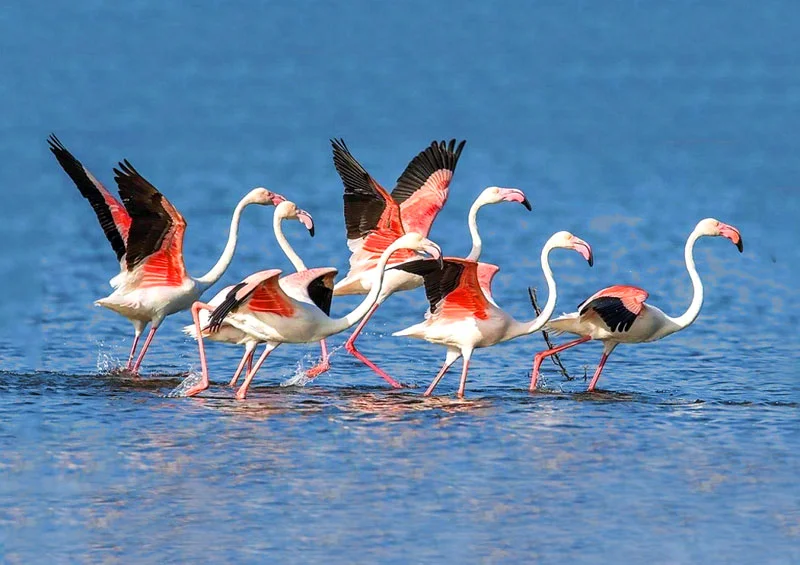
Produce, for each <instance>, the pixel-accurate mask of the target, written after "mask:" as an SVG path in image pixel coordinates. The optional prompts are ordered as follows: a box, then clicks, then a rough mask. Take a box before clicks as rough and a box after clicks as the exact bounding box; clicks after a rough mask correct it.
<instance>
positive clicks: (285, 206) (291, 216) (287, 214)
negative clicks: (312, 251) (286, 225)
mask: <svg viewBox="0 0 800 565" xmlns="http://www.w3.org/2000/svg"><path fill="white" fill-rule="evenodd" d="M281 198H283V197H281ZM275 217H276V218H279V219H281V220H297V221H298V222H300V223H301V224H303V225H304V226H305V227H306V229H307V230H308V233H310V234H311V237H314V218H312V217H311V214H309V213H308V212H306V211H305V210H303V209H301V208H298V207H297V204H295V203H294V202H292V201H291V200H284V201H283V202H280V203H279V204H278V205H277V206H276V207H275Z"/></svg>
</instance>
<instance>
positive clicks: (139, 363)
mask: <svg viewBox="0 0 800 565" xmlns="http://www.w3.org/2000/svg"><path fill="white" fill-rule="evenodd" d="M156 331H158V326H157V325H156V324H153V325H152V326H150V331H149V332H148V333H147V339H146V340H144V345H143V346H142V350H141V351H140V352H139V356H138V357H137V358H136V362H135V363H134V364H133V367H131V372H132V373H138V372H139V367H141V366H142V360H143V359H144V355H145V353H147V348H148V347H150V342H152V341H153V337H155V335H156Z"/></svg>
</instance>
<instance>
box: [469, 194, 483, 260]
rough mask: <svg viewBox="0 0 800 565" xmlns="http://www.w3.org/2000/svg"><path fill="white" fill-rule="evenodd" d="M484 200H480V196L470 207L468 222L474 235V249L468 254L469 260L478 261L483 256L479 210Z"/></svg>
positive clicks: (471, 233)
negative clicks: (479, 230)
mask: <svg viewBox="0 0 800 565" xmlns="http://www.w3.org/2000/svg"><path fill="white" fill-rule="evenodd" d="M483 204H484V203H483V202H481V201H480V198H476V199H475V202H473V203H472V206H471V207H470V209H469V216H468V217H467V223H468V224H469V234H470V235H471V236H472V249H471V250H470V252H469V255H467V260H469V261H477V260H478V259H479V258H480V256H481V250H482V249H483V242H482V241H481V236H480V234H479V233H478V210H480V209H481V206H483Z"/></svg>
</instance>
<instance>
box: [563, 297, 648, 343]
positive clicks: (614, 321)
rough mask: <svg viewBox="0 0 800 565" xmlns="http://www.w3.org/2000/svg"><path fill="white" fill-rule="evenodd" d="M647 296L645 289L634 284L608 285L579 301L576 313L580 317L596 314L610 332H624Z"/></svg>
mask: <svg viewBox="0 0 800 565" xmlns="http://www.w3.org/2000/svg"><path fill="white" fill-rule="evenodd" d="M647 297H648V294H647V291H645V290H643V289H641V288H638V287H635V286H625V285H617V286H610V287H608V288H604V289H603V290H601V291H599V292H596V293H595V294H593V295H592V296H590V297H589V298H588V299H587V300H585V301H584V302H583V303H581V304H580V305H579V306H578V313H579V314H580V316H581V317H586V316H591V315H594V314H596V315H598V316H599V317H600V319H602V320H603V322H604V323H605V324H606V326H608V328H609V329H610V330H611V331H612V332H626V331H628V330H629V329H631V326H633V323H634V322H635V321H636V318H637V317H638V316H639V314H641V312H642V309H643V308H644V302H645V300H647Z"/></svg>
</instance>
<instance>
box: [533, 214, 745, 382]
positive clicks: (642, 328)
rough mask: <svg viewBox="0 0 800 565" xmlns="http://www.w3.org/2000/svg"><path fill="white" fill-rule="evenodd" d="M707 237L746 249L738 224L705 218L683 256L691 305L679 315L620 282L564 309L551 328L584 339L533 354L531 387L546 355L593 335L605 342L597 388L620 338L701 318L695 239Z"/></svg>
mask: <svg viewBox="0 0 800 565" xmlns="http://www.w3.org/2000/svg"><path fill="white" fill-rule="evenodd" d="M703 236H712V237H713V236H722V237H725V238H728V239H730V240H731V241H732V242H733V243H734V244H735V245H736V247H737V248H738V249H739V252H740V253H741V252H742V251H743V250H744V247H743V245H742V236H741V234H740V233H739V230H737V229H736V228H735V227H733V226H729V225H728V224H724V223H722V222H720V221H718V220H715V219H714V218H706V219H705V220H701V221H700V222H699V223H698V224H697V226H696V227H695V228H694V230H693V231H692V233H691V234H689V238H688V239H687V240H686V247H685V249H684V258H685V260H686V269H687V270H688V271H689V278H690V279H691V280H692V287H693V290H694V296H693V297H692V302H691V304H690V305H689V308H688V309H687V310H686V312H684V313H683V315H681V316H678V317H677V318H672V317H671V316H667V315H666V314H665V313H664V312H662V311H661V310H659V309H658V308H656V307H655V306H651V305H650V304H645V300H647V297H648V294H647V291H645V290H643V289H641V288H637V287H635V286H625V285H617V286H610V287H608V288H604V289H603V290H601V291H599V292H597V293H595V294H593V295H592V296H590V297H589V298H588V299H586V300H585V301H584V302H582V303H581V304H580V305H579V306H578V311H577V312H572V313H570V314H564V315H563V316H560V317H558V318H555V319H553V320H551V321H550V322H549V323H548V324H547V327H548V329H552V330H554V331H556V332H564V333H571V334H575V335H579V336H581V337H580V338H578V339H576V340H574V341H570V342H568V343H565V344H563V345H559V346H558V347H554V348H553V349H548V350H545V351H541V352H539V353H537V354H536V355H535V356H534V359H533V371H532V374H531V386H530V390H531V391H534V390H536V381H537V379H538V377H539V368H540V367H541V365H542V361H544V359H545V358H546V357H549V356H550V355H553V354H555V353H560V352H561V351H564V350H565V349H569V348H570V347H574V346H576V345H578V344H580V343H583V342H585V341H589V340H590V339H596V340H599V341H602V342H603V355H602V356H601V357H600V363H599V364H598V365H597V370H596V371H595V373H594V376H593V377H592V380H591V382H590V383H589V388H588V389H587V390H590V391H591V390H594V388H595V386H596V385H597V381H598V379H600V373H601V372H602V371H603V366H604V365H605V364H606V360H607V359H608V356H609V355H611V352H612V351H614V348H615V347H616V346H617V345H619V344H620V343H644V342H648V341H656V340H659V339H661V338H663V337H667V336H668V335H670V334H674V333H675V332H678V331H680V330H682V329H684V328H686V327H688V326H689V325H691V324H692V322H694V321H695V320H696V319H697V316H698V314H700V308H701V307H702V306H703V283H702V282H701V281H700V275H698V274H697V269H696V268H695V264H694V244H695V242H696V241H697V240H698V239H699V238H701V237H703Z"/></svg>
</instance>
